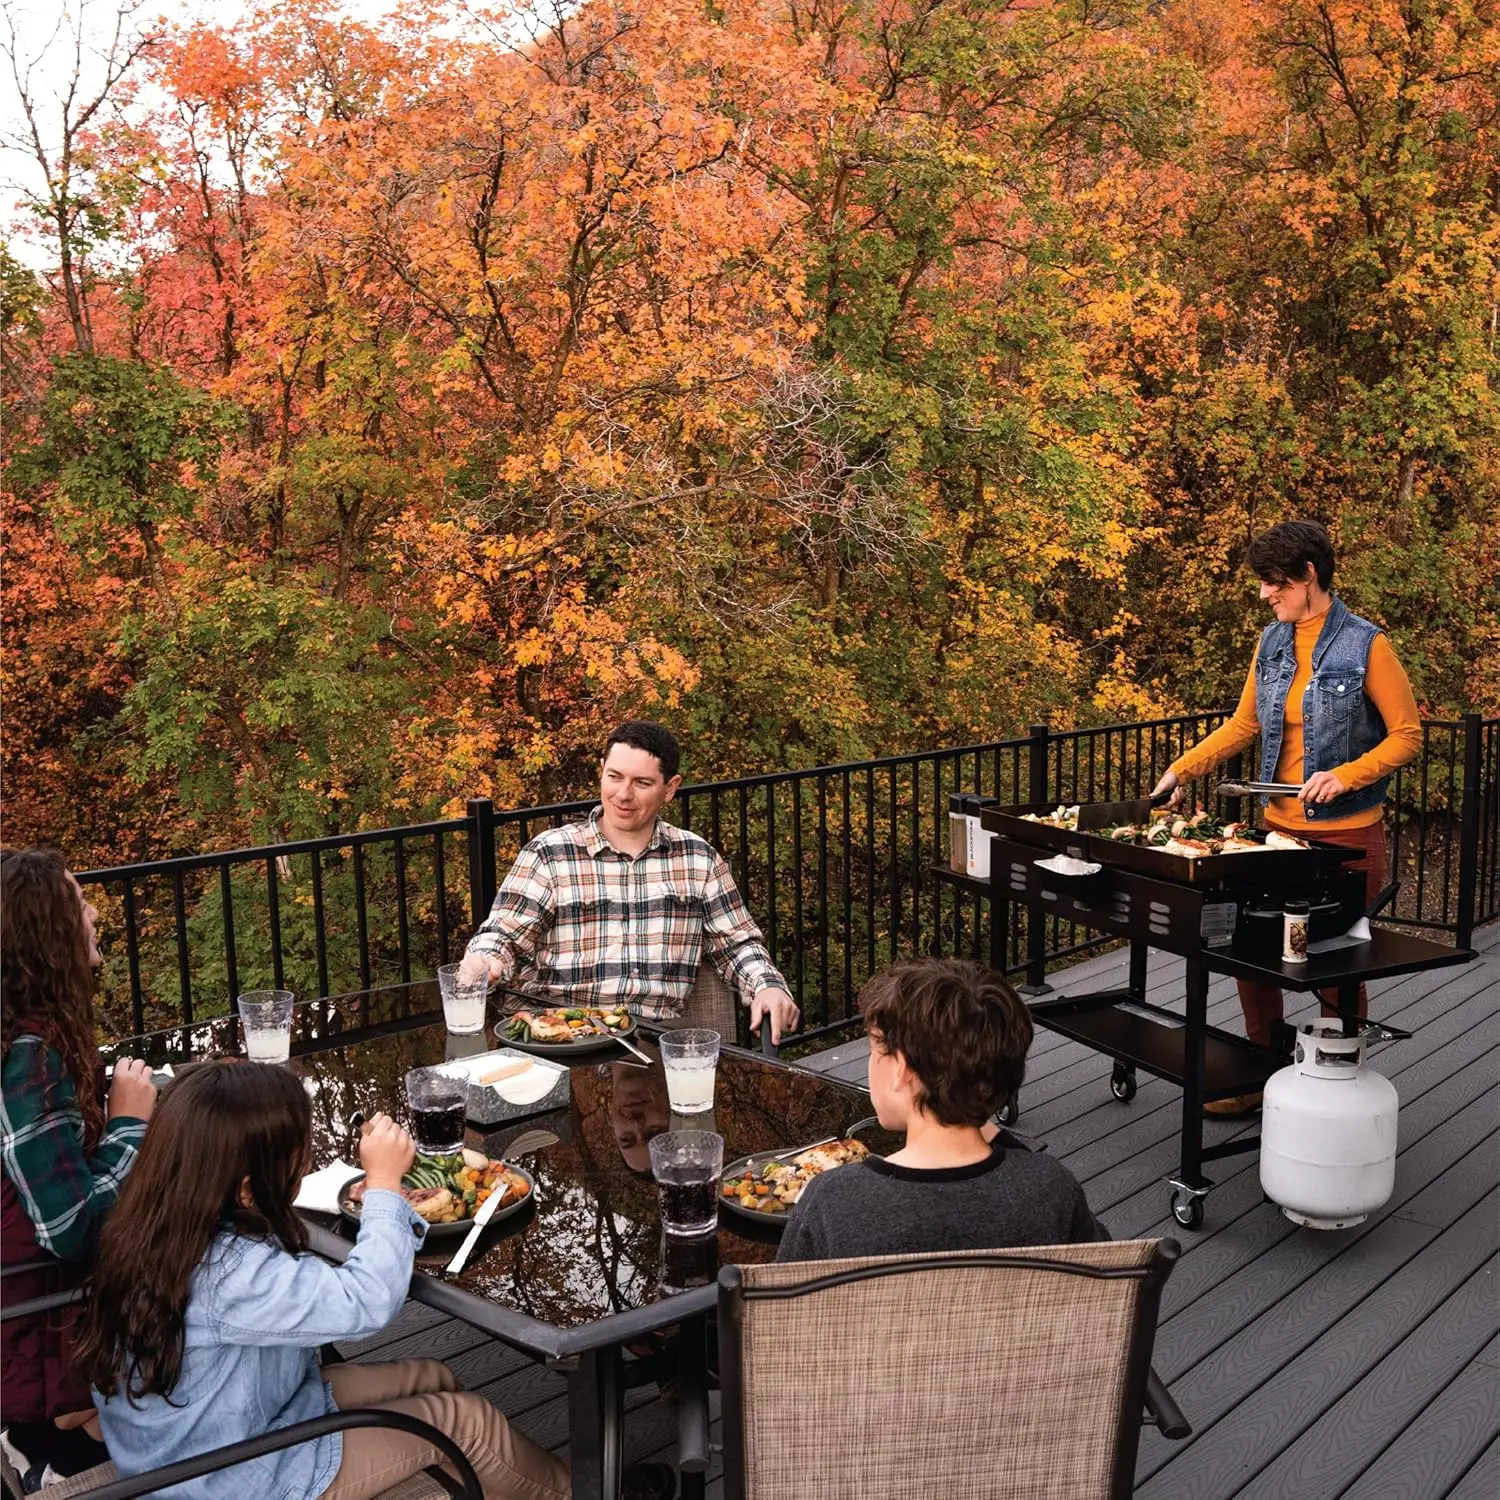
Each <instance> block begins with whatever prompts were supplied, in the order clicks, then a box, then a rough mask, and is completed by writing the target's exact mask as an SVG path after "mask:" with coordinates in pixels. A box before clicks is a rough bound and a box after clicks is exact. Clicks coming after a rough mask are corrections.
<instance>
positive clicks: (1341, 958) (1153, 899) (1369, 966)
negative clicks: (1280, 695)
mask: <svg viewBox="0 0 1500 1500" xmlns="http://www.w3.org/2000/svg"><path fill="white" fill-rule="evenodd" d="M1048 811H1050V808H1049V807H1048V806H1044V805H1041V804H1037V805H1021V806H1014V807H987V808H985V809H983V811H982V812H981V814H980V819H981V824H982V826H983V827H984V828H985V829H987V830H988V831H989V832H991V833H993V834H994V835H995V838H994V841H993V843H992V845H991V850H990V877H989V881H988V885H987V888H986V887H985V885H984V884H983V883H981V882H979V881H971V880H968V879H966V878H964V877H960V878H959V883H962V884H965V885H968V886H970V887H971V888H974V887H977V888H978V890H979V891H980V892H982V893H984V894H988V895H989V896H990V897H991V898H992V899H993V901H994V914H993V921H992V923H991V939H990V941H991V962H992V963H994V964H995V965H996V966H997V967H1003V955H1004V954H1005V952H1006V945H1007V941H1008V937H1009V922H1010V907H1011V903H1012V902H1019V903H1020V904H1022V905H1023V906H1026V907H1027V908H1029V909H1030V910H1031V911H1033V912H1035V913H1038V914H1040V915H1041V916H1044V917H1056V918H1057V919H1059V920H1060V921H1064V922H1071V923H1074V924H1076V925H1077V926H1080V927H1085V928H1089V929H1092V930H1094V931H1097V932H1101V933H1108V934H1112V935H1114V936H1115V937H1120V938H1124V939H1126V940H1128V942H1129V944H1130V968H1129V978H1128V981H1127V984H1126V987H1125V988H1124V989H1120V990H1106V991H1100V992H1097V993H1094V994H1088V995H1070V996H1068V997H1067V998H1065V999H1056V1000H1039V1001H1036V1002H1034V1003H1033V1004H1032V1005H1031V1014H1032V1018H1033V1020H1034V1021H1035V1022H1036V1023H1037V1024H1038V1025H1040V1026H1045V1027H1047V1028H1048V1030H1051V1031H1055V1032H1057V1033H1059V1034H1060V1035H1062V1036H1066V1037H1070V1038H1072V1039H1073V1040H1074V1041H1079V1042H1082V1043H1083V1044H1084V1045H1085V1046H1088V1047H1091V1048H1093V1049H1094V1050H1095V1051H1097V1052H1102V1053H1103V1054H1105V1055H1106V1056H1107V1057H1112V1058H1113V1059H1114V1060H1115V1067H1114V1072H1113V1076H1112V1078H1111V1080H1110V1089H1111V1092H1113V1094H1114V1095H1115V1097H1116V1098H1117V1099H1120V1100H1122V1101H1128V1100H1129V1099H1131V1098H1132V1097H1133V1096H1134V1094H1135V1090H1136V1083H1135V1072H1136V1070H1137V1069H1142V1070H1144V1071H1145V1072H1147V1073H1150V1074H1152V1075H1154V1076H1155V1077H1157V1078H1162V1079H1165V1080H1167V1081H1168V1082H1169V1083H1175V1084H1177V1085H1179V1086H1180V1087H1181V1089H1182V1132H1181V1159H1180V1164H1179V1166H1178V1169H1177V1172H1176V1175H1174V1176H1173V1177H1172V1178H1170V1179H1169V1182H1170V1188H1171V1203H1172V1213H1173V1216H1174V1217H1175V1218H1176V1220H1177V1222H1178V1223H1180V1224H1182V1225H1184V1226H1185V1227H1186V1228H1189V1229H1197V1228H1199V1227H1200V1226H1201V1225H1202V1223H1203V1213H1204V1203H1203V1200H1204V1198H1205V1196H1206V1195H1207V1194H1208V1192H1209V1190H1210V1189H1211V1188H1212V1187H1213V1183H1212V1181H1211V1180H1210V1179H1209V1178H1207V1177H1205V1176H1204V1175H1203V1166H1204V1164H1205V1163H1206V1162H1210V1161H1215V1160H1217V1159H1219V1158H1221V1157H1226V1156H1233V1155H1238V1154H1240V1153H1242V1152H1246V1151H1255V1150H1258V1149H1259V1147H1260V1137H1259V1135H1253V1136H1248V1137H1246V1136H1241V1137H1239V1138H1237V1139H1235V1140H1232V1141H1227V1142H1225V1143H1223V1144H1221V1145H1215V1146H1210V1147H1205V1146H1204V1144H1203V1105H1204V1103H1205V1102H1206V1101H1208V1100H1212V1099H1225V1098H1229V1097H1231V1096H1233V1095H1237V1094H1248V1093H1253V1092H1256V1091H1258V1090H1260V1089H1262V1088H1264V1086H1265V1082H1266V1080H1267V1079H1268V1078H1269V1077H1270V1076H1271V1074H1272V1073H1274V1072H1276V1071H1277V1070H1278V1069H1279V1068H1280V1067H1282V1066H1283V1065H1284V1062H1285V1057H1284V1056H1283V1054H1282V1053H1281V1052H1279V1051H1277V1050H1273V1049H1271V1048H1264V1047H1260V1046H1257V1045H1256V1044H1255V1043H1253V1042H1250V1041H1247V1040H1246V1039H1245V1038H1244V1037H1243V1036H1236V1035H1234V1034H1233V1033H1231V1032H1228V1031H1223V1030H1220V1029H1219V1028H1218V1027H1215V1026H1210V1025H1209V1024H1208V984H1209V975H1210V974H1212V973H1222V974H1231V975H1234V976H1235V977H1237V978H1244V979H1254V980H1260V981H1263V982H1266V983H1270V984H1276V985H1280V986H1281V987H1282V988H1283V989H1289V990H1297V991H1303V992H1307V991H1312V990H1317V989H1326V988H1336V989H1337V991H1338V1008H1339V1013H1340V1015H1341V1016H1342V1018H1343V1021H1344V1026H1345V1029H1346V1031H1348V1032H1349V1033H1350V1034H1353V1033H1354V1032H1355V1031H1356V1030H1357V1029H1358V1028H1359V1026H1360V1024H1361V1023H1360V1021H1359V1015H1358V1011H1359V987H1360V985H1361V984H1363V983H1365V982H1366V981H1368V980H1372V979H1380V978H1384V977H1387V976H1390V975H1395V974H1410V973H1416V972H1418V971H1420V970H1424V969H1432V968H1440V967H1443V966H1445V965H1449V964H1460V963H1466V962H1467V961H1468V960H1469V959H1471V958H1473V957H1474V954H1473V952H1472V951H1470V950H1467V949H1455V948H1445V947H1443V946H1441V945H1439V944H1437V943H1433V942H1429V941H1427V940H1426V939H1424V938H1417V937H1411V936H1408V935H1407V934H1405V933H1400V932H1394V931H1391V930H1389V929H1387V928H1380V927H1377V928H1375V929H1374V930H1373V933H1372V937H1371V940H1370V941H1369V942H1367V943H1361V944H1359V945H1358V946H1356V947H1349V948H1342V949H1339V950H1337V951H1334V952H1330V953H1326V954H1320V955H1315V956H1313V957H1312V958H1310V959H1309V960H1308V961H1307V962H1305V963H1303V964H1297V965H1283V964H1282V963H1281V962H1280V961H1279V960H1277V959H1271V958H1266V957H1258V958H1254V959H1250V958H1246V957H1243V956H1241V955H1240V954H1238V953H1236V951H1235V949H1234V947H1233V946H1232V943H1231V942H1230V941H1228V938H1229V934H1230V933H1232V931H1233V928H1234V925H1235V921H1236V916H1237V913H1238V912H1239V911H1240V910H1241V908H1242V907H1243V906H1244V904H1245V903H1246V902H1247V901H1249V900H1252V899H1253V898H1254V897H1255V896H1257V895H1258V894H1259V893H1261V892H1263V891H1265V890H1267V889H1274V890H1275V891H1276V892H1277V893H1279V894H1280V895H1281V896H1283V897H1290V896H1300V895H1304V894H1306V895H1316V894H1317V893H1318V892H1319V891H1320V890H1323V889H1325V888H1326V886H1327V883H1328V881H1329V879H1330V877H1331V876H1333V874H1334V872H1336V871H1337V870H1338V868H1339V866H1340V865H1341V864H1343V863H1344V862H1346V861H1347V860H1349V859H1350V858H1352V857H1354V856H1353V855H1352V854H1351V853H1350V852H1349V851H1347V850H1342V849H1339V848H1336V847H1334V846H1331V845H1324V846H1313V847H1311V848H1308V849H1305V850H1304V849H1274V850H1273V849H1267V850H1261V851H1257V852H1255V853H1245V854H1221V855H1207V856H1204V857H1201V858H1198V859H1188V858H1186V857H1183V856H1179V855H1175V854H1170V853H1168V852H1166V851H1165V850H1161V849H1154V848H1141V847H1137V846H1134V845H1129V844H1120V843H1116V842H1115V841H1113V840H1110V839H1106V838H1101V837H1099V836H1098V835H1096V834H1092V833H1086V832H1085V833H1077V832H1072V831H1068V830H1064V829H1059V828H1054V827H1052V826H1050V825H1048V824H1044V823H1033V822H1028V821H1026V819H1025V817H1024V814H1026V813H1046V812H1048ZM1060 853H1061V854H1068V855H1071V856H1072V857H1074V858H1075V859H1079V860H1084V861H1087V862H1090V863H1094V864H1098V865H1099V866H1100V869H1099V872H1098V873H1097V874H1095V875H1091V876H1088V877H1084V878H1078V877H1069V876H1066V875H1060V874H1056V873H1054V872H1053V871H1051V870H1048V869H1045V868H1043V867H1042V866H1041V865H1040V864H1039V863H1038V861H1041V860H1046V859H1048V858H1050V857H1052V856H1055V855H1057V854H1060ZM1151 948H1157V949H1160V950H1162V951H1163V952H1166V953H1173V954H1178V955H1180V956H1181V957H1182V958H1183V959H1185V960H1186V974H1185V987H1186V1005H1185V1008H1184V1011H1183V1013H1181V1014H1179V1013H1177V1012H1175V1011H1170V1010H1167V1009H1165V1008H1163V1007H1161V1006H1157V1005H1152V1004H1150V1003H1149V1002H1148V1001H1147V1000H1146V963H1147V956H1148V952H1149V950H1150V949H1151ZM1380 1034H1381V1035H1382V1036H1383V1037H1385V1038H1395V1037H1403V1036H1405V1035H1407V1033H1405V1032H1400V1031H1397V1030H1395V1029H1394V1028H1389V1027H1386V1028H1380ZM1289 1037H1290V1033H1289V1032H1288V1039H1289Z"/></svg>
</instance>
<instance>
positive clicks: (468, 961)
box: [458, 953, 505, 984]
mask: <svg viewBox="0 0 1500 1500" xmlns="http://www.w3.org/2000/svg"><path fill="white" fill-rule="evenodd" d="M504 969H505V966H504V964H502V963H501V962H500V955H499V954H498V953H465V954H464V956H463V957H462V958H461V959H459V961H458V982H459V983H460V984H478V983H479V982H480V981H481V980H483V981H484V983H485V984H493V983H494V982H495V980H497V979H500V978H502V977H503V974H504Z"/></svg>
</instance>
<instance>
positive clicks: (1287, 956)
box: [1281, 901, 1308, 964]
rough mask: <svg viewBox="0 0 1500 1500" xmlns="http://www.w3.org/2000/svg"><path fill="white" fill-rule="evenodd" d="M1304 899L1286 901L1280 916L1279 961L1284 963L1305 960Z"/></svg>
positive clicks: (1305, 909) (1305, 924) (1303, 961)
mask: <svg viewBox="0 0 1500 1500" xmlns="http://www.w3.org/2000/svg"><path fill="white" fill-rule="evenodd" d="M1307 913H1308V903H1307V902H1306V901H1288V902H1287V903H1286V905H1285V911H1284V914H1283V916H1282V918H1281V961H1282V963H1284V964H1305V963H1306V962H1307Z"/></svg>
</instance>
